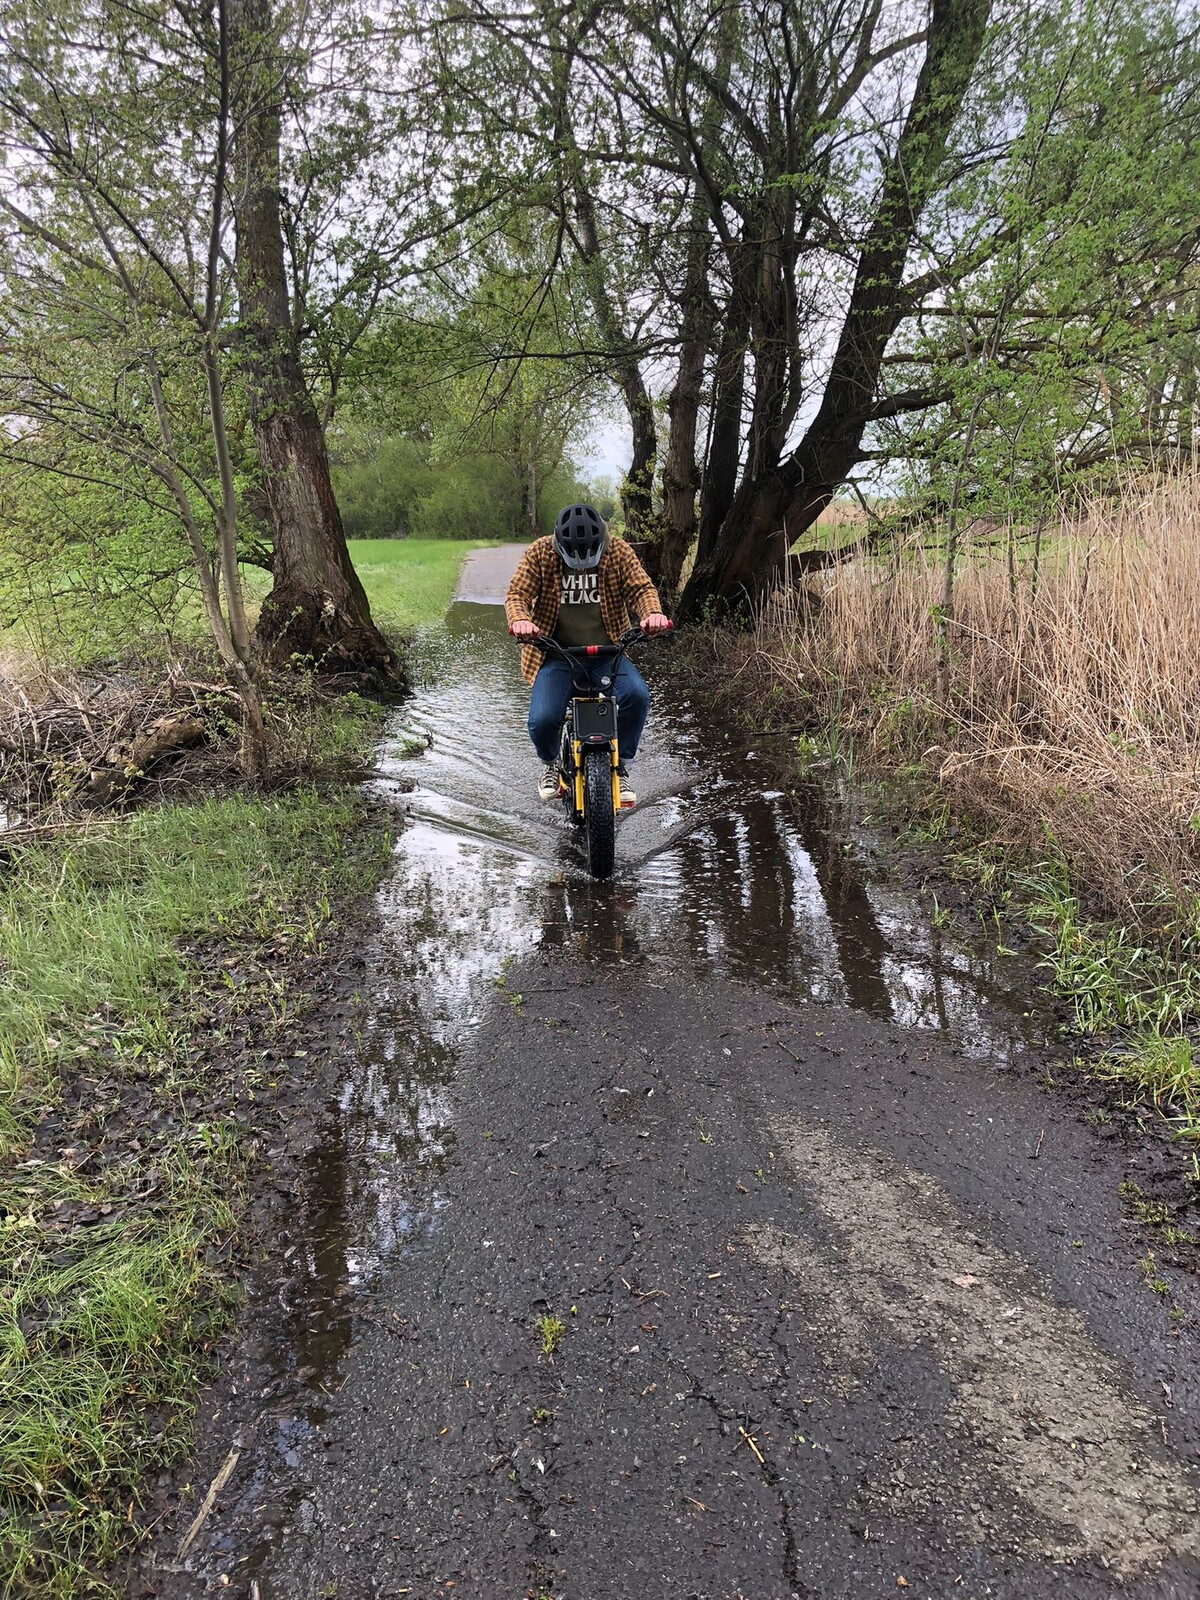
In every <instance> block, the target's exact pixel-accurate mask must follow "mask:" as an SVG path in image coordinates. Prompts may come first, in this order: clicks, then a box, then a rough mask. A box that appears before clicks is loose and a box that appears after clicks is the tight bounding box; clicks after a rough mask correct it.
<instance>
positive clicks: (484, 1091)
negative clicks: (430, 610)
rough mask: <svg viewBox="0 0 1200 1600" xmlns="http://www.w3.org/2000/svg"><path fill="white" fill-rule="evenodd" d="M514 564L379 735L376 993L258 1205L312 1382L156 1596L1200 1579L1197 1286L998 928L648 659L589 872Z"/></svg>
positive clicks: (273, 1419)
mask: <svg viewBox="0 0 1200 1600" xmlns="http://www.w3.org/2000/svg"><path fill="white" fill-rule="evenodd" d="M511 561H512V554H511V552H507V551H505V552H487V553H484V554H483V555H481V556H480V557H479V558H477V560H476V563H475V564H474V565H473V566H472V567H470V568H468V571H467V573H466V575H465V577H464V588H463V591H462V592H463V596H464V599H463V601H462V603H460V604H459V605H457V606H456V607H455V608H453V610H452V612H451V616H450V618H449V621H448V626H447V629H446V630H445V632H444V633H443V634H442V635H440V636H438V637H437V638H434V639H432V640H431V641H430V642H429V647H428V648H429V661H428V666H427V673H426V685H425V687H424V688H423V689H422V690H421V691H420V692H419V693H418V694H417V696H416V697H415V699H414V701H413V702H412V703H411V704H410V705H408V706H406V707H405V709H404V711H403V713H402V714H401V716H400V717H399V719H398V722H397V726H396V728H395V730H394V731H393V735H392V736H391V739H390V744H389V747H388V752H389V753H386V755H385V764H386V765H387V766H388V768H389V770H392V771H394V772H396V773H397V774H399V773H401V772H403V773H405V774H407V775H408V776H411V777H413V778H415V779H416V782H417V788H416V790H415V791H414V793H413V794H412V795H411V796H410V797H408V799H407V800H406V801H405V802H404V803H405V804H406V805H407V806H408V808H409V810H410V813H411V821H410V824H409V826H408V828H407V830H406V831H405V833H404V834H403V835H402V836H401V838H400V841H399V843H398V846H397V853H396V866H395V872H394V875H393V877H392V878H391V879H390V881H389V882H388V883H387V884H385V886H384V888H383V889H382V891H381V894H380V899H379V910H380V921H381V932H380V934H379V937H378V940H377V944H376V948H375V951H374V954H373V956H372V961H371V964H370V967H369V972H368V979H367V981H368V983H369V985H370V991H371V1012H370V1020H369V1024H368V1026H367V1028H366V1029H365V1031H364V1035H363V1038H362V1039H361V1040H360V1042H359V1046H358V1049H357V1051H356V1053H355V1059H354V1060H353V1061H352V1062H348V1064H347V1070H346V1078H345V1085H344V1089H343V1092H342V1094H341V1095H340V1096H339V1098H338V1100H337V1102H336V1104H334V1105H332V1106H331V1107H330V1108H329V1113H328V1120H327V1127H326V1130H325V1135H324V1138H323V1141H322V1143H321V1144H320V1146H319V1147H318V1148H317V1149H315V1150H314V1153H313V1157H312V1161H311V1163H310V1169H309V1172H310V1181H309V1183H308V1186H307V1189H306V1191H305V1193H304V1195H303V1196H300V1197H299V1203H298V1205H297V1210H296V1218H295V1229H294V1234H293V1236H292V1238H291V1240H290V1242H289V1241H284V1243H285V1244H286V1246H287V1255H288V1259H289V1260H291V1261H292V1262H293V1264H294V1267H295V1269H296V1277H295V1281H294V1282H293V1283H292V1284H291V1286H289V1287H288V1288H287V1289H286V1290H285V1289H281V1291H280V1299H279V1304H280V1306H281V1307H282V1311H283V1315H282V1317H281V1319H280V1321H279V1324H278V1337H277V1339H276V1340H275V1341H274V1350H273V1358H274V1360H275V1361H276V1363H277V1365H278V1367H279V1369H280V1370H287V1371H290V1372H291V1373H292V1374H293V1376H295V1375H297V1374H298V1375H299V1376H300V1378H301V1381H302V1387H303V1392H304V1396H305V1398H304V1400H303V1402H302V1403H299V1404H297V1403H296V1402H295V1401H294V1400H288V1401H287V1402H286V1403H280V1404H277V1405H274V1406H272V1405H269V1404H268V1405H266V1406H264V1407H263V1408H262V1409H261V1411H260V1412H259V1414H258V1416H257V1420H256V1426H255V1427H254V1428H253V1430H247V1431H245V1432H244V1436H243V1437H242V1439H241V1442H242V1443H243V1444H244V1446H245V1449H244V1451H243V1456H242V1458H241V1459H240V1462H239V1466H238V1470H237V1471H236V1473H235V1474H234V1475H233V1477H232V1478H231V1480H230V1483H229V1485H228V1488H227V1490H226V1491H225V1492H224V1493H223V1494H222V1496H221V1497H220V1500H219V1502H218V1505H217V1508H216V1510H215V1511H214V1513H213V1515H212V1516H211V1517H210V1519H209V1521H208V1522H207V1523H206V1525H205V1529H204V1532H203V1534H202V1535H201V1537H200V1538H199V1540H198V1541H197V1543H196V1546H195V1548H194V1550H193V1552H192V1554H191V1556H190V1558H189V1560H188V1561H187V1563H185V1565H184V1566H183V1567H180V1566H178V1565H176V1564H174V1563H172V1562H171V1561H169V1560H167V1559H164V1561H163V1563H162V1564H161V1566H160V1568H159V1582H160V1590H159V1592H161V1593H163V1594H169V1595H178V1596H180V1597H187V1596H191V1595H198V1594H202V1593H208V1592H214V1593H215V1592H224V1593H232V1594H236V1595H244V1596H257V1597H258V1600H316V1597H318V1596H332V1595H337V1596H339V1597H341V1600H382V1597H384V1596H400V1595H412V1596H414V1597H422V1600H425V1597H429V1600H432V1597H434V1596H439V1597H450V1596H455V1597H458V1596H464V1595H469V1596H479V1597H488V1600H518V1597H534V1596H536V1597H538V1600H624V1597H630V1600H633V1597H635V1596H636V1597H641V1596H670V1597H679V1600H685V1597H693V1596H695V1597H704V1600H735V1597H738V1596H741V1597H743V1600H788V1597H790V1596H804V1597H818V1600H826V1597H828V1600H841V1597H851V1596H853V1597H860V1596H861V1597H867V1596H883V1595H891V1594H896V1593H904V1594H911V1595H913V1596H922V1597H930V1600H932V1597H942V1596H947V1597H948V1596H960V1595H961V1596H980V1597H982V1596H997V1597H1001V1596H1003V1597H1011V1600H1036V1597H1039V1596H1042V1595H1046V1596H1051V1595H1053V1596H1070V1597H1076V1596H1078V1597H1092V1596H1096V1597H1099V1596H1110V1595H1131V1596H1142V1597H1150V1596H1155V1597H1162V1600H1167V1597H1172V1600H1174V1597H1180V1600H1183V1597H1190V1596H1195V1595H1200V1518H1198V1517H1197V1473H1196V1465H1197V1461H1198V1460H1200V1454H1198V1452H1200V1383H1198V1378H1197V1373H1196V1367H1195V1329H1196V1312H1197V1309H1198V1308H1197V1296H1196V1293H1195V1287H1194V1284H1195V1280H1194V1279H1192V1278H1190V1277H1185V1276H1184V1275H1182V1274H1170V1275H1169V1282H1168V1285H1167V1287H1168V1291H1169V1292H1168V1293H1167V1294H1165V1295H1164V1294H1160V1293H1156V1292H1154V1291H1153V1290H1152V1289H1151V1288H1150V1287H1149V1286H1148V1285H1147V1283H1146V1281H1145V1276H1144V1274H1143V1273H1142V1272H1140V1271H1139V1269H1138V1266H1137V1262H1138V1260H1139V1258H1140V1257H1142V1256H1143V1255H1144V1254H1145V1251H1146V1249H1147V1245H1148V1241H1147V1237H1146V1235H1145V1232H1144V1230H1142V1229H1139V1228H1137V1227H1136V1226H1132V1225H1131V1223H1130V1219H1129V1217H1128V1215H1127V1213H1123V1210H1122V1206H1121V1200H1120V1197H1119V1195H1118V1185H1119V1184H1120V1182H1121V1180H1122V1177H1123V1175H1124V1171H1123V1162H1122V1155H1121V1150H1120V1147H1119V1145H1117V1144H1115V1143H1113V1142H1109V1141H1102V1140H1101V1139H1099V1138H1098V1137H1097V1135H1096V1133H1095V1132H1094V1131H1093V1130H1092V1129H1090V1128H1088V1127H1086V1126H1084V1125H1083V1124H1082V1123H1081V1122H1080V1121H1078V1120H1076V1117H1075V1115H1074V1113H1073V1111H1072V1109H1071V1108H1070V1106H1069V1105H1068V1104H1067V1103H1066V1102H1064V1101H1061V1100H1055V1099H1054V1098H1053V1097H1052V1096H1050V1095H1048V1094H1047V1093H1046V1092H1045V1090H1044V1089H1043V1088H1042V1087H1041V1086H1040V1085H1039V1080H1038V1073H1037V1070H1036V1061H1037V1039H1036V1026H1035V1024H1034V1023H1032V1022H1031V1021H1030V1020H1029V1019H1027V1018H1024V1017H1023V1016H1022V1015H1021V1010H1022V1008H1021V1005H1020V1002H1019V1000H1014V1001H1012V1002H1011V1003H1010V1002H1007V1001H1006V999H1005V992H1006V981H1007V980H1006V978H1005V972H1004V968H1005V958H1002V957H1000V956H997V954H996V952H995V947H994V944H993V945H992V946H990V947H989V946H987V945H986V944H985V943H984V942H983V941H979V942H975V943H970V942H965V943H964V942H958V943H956V942H955V941H954V939H952V938H951V936H950V935H949V934H948V933H947V932H946V930H945V929H944V928H942V927H940V926H939V922H940V920H941V919H939V918H937V917H936V916H935V917H933V918H932V919H931V918H930V917H929V915H928V914H927V911H923V910H922V908H921V907H920V906H919V905H918V904H917V903H916V902H915V901H912V900H911V899H909V898H906V896H905V895H904V893H903V892H902V891H900V890H897V889H895V888H894V887H891V888H889V887H888V886H887V885H886V884H885V883H883V882H880V881H876V880H875V879H873V878H872V875H871V873H870V872H869V870H867V869H866V868H865V867H864V866H863V861H864V859H865V858H866V856H867V855H869V851H867V850H866V845H867V844H869V839H867V840H864V837H863V835H862V833H861V831H860V832H858V833H848V832H846V830H845V828H841V829H839V827H838V825H837V822H836V814H835V808H832V802H831V801H830V798H829V796H828V795H825V796H822V793H821V792H820V791H818V790H816V789H811V790H808V791H804V792H802V793H801V794H799V795H798V796H792V795H789V794H784V793H782V792H779V791H776V790H773V789H770V788H769V787H767V786H765V785H764V783H763V781H762V780H761V779H760V778H759V775H758V773H759V769H758V768H757V767H756V766H755V765H754V761H755V760H756V758H757V752H755V751H754V750H753V749H750V750H747V749H745V748H743V747H741V746H739V745H738V744H737V742H736V741H735V740H732V739H731V738H729V737H728V736H727V735H726V734H724V733H723V732H722V731H721V730H715V729H712V728H711V727H708V726H706V724H705V720H704V718H703V716H702V715H697V714H696V713H695V712H693V711H692V709H691V708H689V707H688V706H686V705H683V704H680V703H677V702H670V701H669V697H668V696H662V697H660V702H659V705H658V707H657V711H656V719H655V723H654V732H653V735H652V742H651V746H650V747H649V748H648V749H647V751H646V753H645V758H644V759H642V760H640V761H639V763H638V766H637V769H636V776H637V780H638V790H639V795H640V796H641V803H640V804H639V808H638V811H637V812H636V813H635V814H634V815H633V816H631V817H629V818H627V819H623V821H622V824H621V833H620V838H619V844H618V855H619V862H620V865H619V869H618V876H617V879H616V880H615V882H614V883H613V884H611V885H600V886H596V885H591V884H590V883H589V882H588V881H587V879H586V877H585V875H584V874H583V872H582V870H581V860H580V854H579V850H578V845H577V843H576V841H574V840H573V839H572V838H571V837H570V835H569V832H568V830H567V829H566V827H565V825H562V824H560V823H559V821H558V820H557V818H555V817H547V815H546V813H545V812H544V811H542V810H539V808H538V806H537V803H536V800H534V799H533V798H532V797H531V794H530V789H531V780H532V778H533V776H534V773H535V771H536V768H535V764H534V763H533V761H532V759H531V757H530V755H529V753H528V751H527V749H526V748H525V746H524V744H523V730H522V728H521V726H520V720H519V718H520V712H521V706H522V696H521V692H520V685H519V683H518V682H517V681H516V677H515V664H514V661H513V656H514V654H515V652H513V651H512V650H511V646H510V645H509V644H508V642H507V640H505V639H504V637H503V635H502V633H501V631H500V625H499V618H498V616H497V614H496V612H495V607H494V603H493V602H494V599H495V597H496V594H497V592H498V591H500V592H502V589H503V584H504V581H505V579H506V576H507V572H508V571H509V570H510V566H511ZM417 748H420V749H421V750H422V751H423V753H421V754H416V755H414V754H412V753H411V752H412V751H413V750H414V749H417ZM764 770H765V769H764ZM385 787H386V785H385ZM823 808H824V809H823ZM1014 993H1015V990H1014ZM1151 1243H1152V1241H1151ZM180 1515H181V1517H183V1518H184V1522H186V1514H185V1512H184V1511H183V1510H182V1509H181V1513H180Z"/></svg>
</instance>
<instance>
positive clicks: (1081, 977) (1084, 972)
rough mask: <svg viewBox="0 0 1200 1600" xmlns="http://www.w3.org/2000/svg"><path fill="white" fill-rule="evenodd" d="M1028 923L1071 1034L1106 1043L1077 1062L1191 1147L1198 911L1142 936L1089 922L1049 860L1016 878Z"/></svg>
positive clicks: (1198, 1003)
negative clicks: (1068, 1014) (1044, 949)
mask: <svg viewBox="0 0 1200 1600" xmlns="http://www.w3.org/2000/svg"><path fill="white" fill-rule="evenodd" d="M1023 888H1024V890H1025V892H1026V894H1027V895H1028V896H1029V901H1030V911H1031V915H1032V919H1033V921H1034V923H1035V926H1036V927H1037V929H1038V931H1039V932H1040V933H1041V934H1042V935H1043V937H1045V938H1046V939H1047V940H1048V941H1049V943H1050V955H1049V958H1048V961H1047V965H1048V966H1049V968H1050V970H1051V972H1052V974H1053V987H1054V988H1055V990H1056V991H1057V992H1058V993H1059V994H1061V995H1063V996H1064V997H1065V998H1066V999H1068V1000H1069V1001H1070V1003H1071V1006H1072V1009H1073V1011H1074V1025H1075V1029H1076V1031H1077V1032H1079V1033H1080V1034H1083V1035H1087V1036H1091V1037H1097V1036H1099V1037H1102V1038H1107V1039H1110V1040H1111V1044H1110V1046H1109V1047H1108V1048H1106V1049H1104V1050H1103V1051H1101V1052H1100V1053H1099V1054H1098V1055H1096V1056H1094V1057H1091V1058H1084V1059H1083V1061H1082V1065H1083V1066H1084V1067H1085V1068H1086V1069H1087V1070H1088V1071H1089V1072H1090V1073H1091V1074H1092V1075H1093V1076H1094V1077H1097V1078H1099V1079H1101V1080H1102V1081H1103V1082H1105V1083H1109V1084H1111V1085H1113V1086H1114V1087H1115V1088H1117V1089H1118V1090H1119V1091H1120V1093H1121V1096H1122V1099H1123V1100H1124V1103H1125V1104H1126V1106H1128V1107H1130V1108H1133V1109H1138V1108H1141V1107H1146V1108H1148V1109H1150V1110H1152V1111H1153V1112H1154V1113H1155V1114H1156V1115H1157V1116H1159V1117H1161V1118H1163V1119H1164V1120H1165V1121H1166V1122H1167V1123H1168V1125H1169V1127H1170V1131H1171V1133H1172V1134H1173V1135H1174V1136H1175V1137H1176V1138H1180V1139H1184V1140H1187V1141H1188V1142H1189V1143H1200V1062H1198V1060H1197V1045H1196V1042H1195V1039H1194V1038H1193V1034H1194V1033H1195V1031H1196V1025H1197V1022H1198V1021H1200V932H1198V926H1197V924H1198V917H1200V908H1197V907H1192V908H1191V909H1190V910H1189V909H1188V908H1186V907H1176V908H1175V915H1174V917H1173V918H1172V919H1171V920H1170V921H1169V922H1168V923H1167V924H1165V925H1159V926H1158V927H1156V928H1154V929H1153V931H1152V932H1149V931H1146V930H1145V929H1143V930H1133V929H1130V928H1127V927H1125V926H1123V925H1121V924H1119V923H1116V922H1111V921H1110V922H1090V921H1088V920H1087V919H1086V918H1085V917H1084V916H1083V913H1082V910H1081V906H1080V902H1079V899H1078V897H1077V896H1075V895H1074V894H1072V893H1071V892H1070V890H1069V888H1068V887H1067V880H1066V870H1065V867H1064V866H1063V865H1062V864H1061V863H1058V864H1056V865H1053V866H1050V867H1047V868H1044V869H1043V870H1042V871H1041V872H1040V873H1039V874H1037V875H1035V876H1034V877H1033V878H1030V879H1026V880H1024V884H1023Z"/></svg>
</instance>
